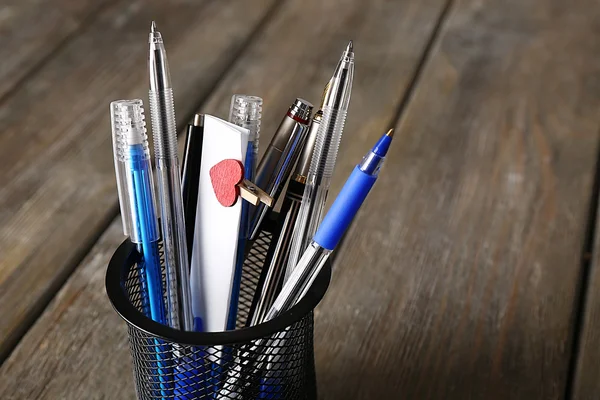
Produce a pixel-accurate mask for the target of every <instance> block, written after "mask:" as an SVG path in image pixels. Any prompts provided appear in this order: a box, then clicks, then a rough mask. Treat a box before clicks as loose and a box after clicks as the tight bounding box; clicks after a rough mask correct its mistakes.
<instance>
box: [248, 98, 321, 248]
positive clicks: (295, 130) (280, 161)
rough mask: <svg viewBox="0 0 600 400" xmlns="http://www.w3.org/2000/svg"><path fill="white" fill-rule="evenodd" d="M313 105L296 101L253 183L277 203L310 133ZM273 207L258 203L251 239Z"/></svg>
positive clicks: (284, 118) (252, 214) (255, 235)
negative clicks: (309, 125) (309, 126)
mask: <svg viewBox="0 0 600 400" xmlns="http://www.w3.org/2000/svg"><path fill="white" fill-rule="evenodd" d="M312 108H313V105H312V104H311V103H309V102H308V101H306V100H303V99H296V101H294V103H293V104H292V106H291V107H290V108H289V110H288V111H287V113H286V115H285V117H283V120H282V121H281V124H280V125H279V128H277V131H276V132H275V135H274V136H273V139H272V140H271V143H269V147H268V148H267V151H266V152H265V155H264V156H263V158H262V159H261V160H260V163H259V165H258V169H257V172H256V178H255V181H254V183H255V184H256V186H258V187H259V188H261V189H262V190H264V191H265V192H266V193H267V194H268V195H269V196H271V197H272V198H273V200H274V202H275V203H276V202H277V199H278V197H279V195H280V194H281V191H282V190H283V186H284V185H285V182H286V181H287V179H288V178H289V175H290V173H291V172H292V168H293V167H294V164H295V162H296V159H297V158H298V155H299V153H300V150H301V149H302V144H303V143H304V140H305V139H306V134H307V133H308V124H309V121H310V114H311V112H312ZM269 210H270V208H269V207H267V206H265V205H264V204H259V205H258V207H256V208H255V209H254V210H253V211H252V212H251V216H250V235H249V238H250V240H254V239H255V238H256V237H257V236H258V233H259V232H260V228H261V226H260V225H261V223H262V222H263V220H264V218H265V216H266V215H267V214H268V212H269Z"/></svg>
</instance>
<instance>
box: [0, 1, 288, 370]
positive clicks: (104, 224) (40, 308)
mask: <svg viewBox="0 0 600 400" xmlns="http://www.w3.org/2000/svg"><path fill="white" fill-rule="evenodd" d="M115 3H116V0H114V1H110V2H107V3H105V4H103V5H102V6H101V7H98V8H97V9H95V10H94V13H91V14H90V15H89V16H88V17H87V18H86V19H85V22H84V23H83V24H82V27H81V28H79V29H77V30H76V31H74V32H73V33H71V34H70V35H68V36H67V38H66V39H65V40H63V41H61V42H60V43H59V44H58V45H57V46H56V48H55V49H54V50H53V51H52V53H51V54H49V55H48V56H46V57H44V58H43V59H42V60H41V61H40V62H39V63H38V64H36V65H35V66H34V67H33V68H32V69H31V71H29V72H28V73H27V74H26V75H25V76H24V77H23V79H21V80H20V81H19V82H18V83H17V84H16V85H15V86H14V87H13V88H11V89H10V90H9V91H8V92H7V94H6V95H5V96H3V97H1V98H0V104H2V102H4V101H5V99H6V98H8V97H9V96H10V94H11V93H13V92H14V91H15V90H17V89H18V88H19V87H20V85H21V84H22V83H23V82H25V81H26V79H29V78H30V77H31V76H33V75H35V74H36V72H37V71H39V70H40V69H42V68H43V66H44V65H45V64H46V63H47V62H48V61H50V60H51V59H52V58H53V55H54V54H56V53H57V50H58V49H60V48H61V47H64V46H65V45H67V44H68V43H69V42H70V41H71V40H72V39H73V38H75V37H76V36H77V35H79V34H81V33H82V32H84V31H85V27H87V26H88V25H89V23H90V22H91V21H93V20H94V18H95V16H96V15H98V14H99V13H100V11H101V10H103V9H104V8H106V7H108V6H111V5H114V4H115ZM283 3H284V1H276V2H275V3H274V4H273V6H271V7H270V8H269V9H268V10H267V12H266V13H265V14H264V16H263V17H262V18H261V19H260V20H259V22H258V23H257V24H256V26H255V27H254V29H252V30H251V32H250V34H249V35H248V36H247V37H246V39H245V40H244V41H243V42H242V45H241V46H240V49H239V51H237V52H236V54H235V56H234V57H232V58H231V61H230V62H229V64H227V65H226V66H225V67H224V68H223V70H222V73H221V74H220V75H219V76H217V78H216V79H215V80H214V81H213V84H212V85H211V86H210V87H209V89H208V90H207V91H206V93H205V94H204V95H203V96H200V98H199V99H198V100H197V102H196V105H195V106H194V110H198V109H199V108H200V107H201V106H202V105H203V104H204V102H205V101H206V100H207V99H208V98H209V97H210V95H211V94H212V93H213V92H214V90H215V88H217V87H218V86H219V84H220V83H221V82H222V80H223V79H224V78H225V77H226V76H227V74H228V73H229V71H230V70H231V68H232V67H233V66H234V65H235V63H236V61H237V59H238V58H239V57H240V56H241V55H243V54H244V52H245V51H246V49H247V48H248V46H249V44H250V43H252V41H253V40H254V39H255V38H256V37H257V36H258V35H259V34H260V33H261V32H262V31H263V30H264V29H265V27H266V26H267V25H268V23H269V21H270V20H271V19H272V18H273V17H274V16H275V15H276V13H277V10H279V9H280V8H281V5H282V4H283ZM194 113H195V111H194V112H192V113H190V114H188V115H184V117H183V118H179V120H178V122H177V130H178V132H181V131H182V130H183V129H184V127H185V126H186V125H187V123H188V122H187V121H189V120H190V119H191V118H192V116H193V115H194ZM118 214H119V207H118V204H117V203H116V202H115V204H114V205H113V206H112V207H111V208H110V209H109V212H108V213H107V214H106V216H105V218H104V219H103V220H102V221H101V223H100V224H99V225H100V229H98V231H97V232H96V234H95V235H93V236H91V237H90V239H89V240H88V241H86V242H85V243H84V244H82V245H81V246H80V247H79V250H78V251H77V252H76V253H75V254H74V256H73V257H72V260H71V262H70V263H69V264H68V267H67V268H65V271H64V273H63V274H61V275H60V277H59V279H58V283H57V284H56V285H55V286H54V287H53V288H52V290H51V291H50V293H48V294H47V295H45V296H42V297H40V299H39V302H38V303H37V305H36V306H35V308H34V309H32V310H31V312H30V316H29V318H28V319H26V320H25V321H24V322H23V323H22V324H21V326H20V327H19V328H20V329H19V331H18V332H17V333H16V335H15V336H16V338H15V340H14V341H13V343H9V345H8V346H7V348H6V349H5V351H4V352H1V353H0V366H1V365H2V364H3V363H4V361H5V360H6V359H7V358H8V357H10V355H11V353H12V352H13V350H14V349H15V348H16V346H17V345H18V344H19V342H20V341H21V339H22V338H23V336H24V335H25V334H26V333H27V332H28V331H29V329H31V327H32V326H33V325H34V324H35V322H36V321H37V320H38V318H39V317H40V315H42V313H43V312H44V310H45V309H46V308H47V307H48V305H49V304H50V302H51V301H52V299H53V298H54V297H55V295H56V293H58V291H59V290H60V289H61V288H62V287H63V286H64V284H65V283H66V282H67V281H68V279H69V278H70V277H71V275H72V274H73V272H74V271H75V270H76V268H77V266H78V265H79V264H81V262H82V261H83V260H84V258H85V256H86V255H87V254H88V253H89V252H90V250H91V249H92V247H93V246H94V245H95V244H96V242H97V241H98V240H99V239H100V237H101V236H102V234H103V233H104V232H105V231H106V230H107V229H108V227H109V226H110V225H111V223H112V222H113V221H114V219H115V218H116V217H117V215H118Z"/></svg>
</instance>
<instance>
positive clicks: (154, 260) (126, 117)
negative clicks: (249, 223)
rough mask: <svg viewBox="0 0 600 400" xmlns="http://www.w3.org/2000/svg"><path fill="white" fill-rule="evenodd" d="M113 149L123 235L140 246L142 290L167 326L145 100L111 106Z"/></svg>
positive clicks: (155, 314)
mask: <svg viewBox="0 0 600 400" xmlns="http://www.w3.org/2000/svg"><path fill="white" fill-rule="evenodd" d="M110 111H111V118H112V134H113V149H114V153H115V154H114V155H115V172H116V175H117V188H118V191H119V203H120V206H121V215H122V219H123V232H124V233H125V235H127V236H129V238H130V239H131V241H132V242H133V243H135V244H136V245H137V249H138V252H139V253H140V254H141V256H142V257H143V261H144V268H143V273H144V280H145V282H142V287H143V288H145V290H146V291H147V293H144V295H143V296H142V297H145V299H146V300H147V307H148V311H149V315H148V316H149V317H151V318H152V319H153V320H154V321H156V322H160V323H161V324H165V323H166V315H165V305H164V302H163V296H162V278H161V270H160V256H159V252H158V242H159V240H160V234H159V230H158V219H157V216H156V205H155V197H154V178H153V175H152V164H151V161H150V150H149V148H148V137H147V135H146V122H145V121H144V109H143V104H142V100H139V99H136V100H119V101H113V102H112V103H111V104H110Z"/></svg>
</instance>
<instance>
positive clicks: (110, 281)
mask: <svg viewBox="0 0 600 400" xmlns="http://www.w3.org/2000/svg"><path fill="white" fill-rule="evenodd" d="M136 255H137V251H136V249H135V245H134V244H133V243H132V242H131V240H129V239H126V240H125V241H123V243H121V245H119V247H118V248H117V250H116V251H115V253H114V254H113V256H112V257H111V259H110V262H109V264H108V268H107V271H106V280H105V287H106V294H107V295H108V298H109V300H110V302H111V304H112V306H113V308H114V309H115V311H116V312H117V314H119V316H120V317H121V318H123V320H125V321H126V322H127V323H128V324H130V325H132V326H135V327H136V328H137V329H139V330H141V331H143V332H145V333H147V334H149V335H152V336H156V337H159V338H162V339H164V340H167V341H169V342H176V343H180V344H185V345H191V346H215V345H217V346H218V345H230V344H238V343H248V342H250V341H254V340H259V339H262V338H265V337H269V336H272V335H274V334H277V333H278V332H281V331H283V330H285V329H286V328H287V327H289V326H291V325H293V324H294V323H296V322H298V321H300V320H301V319H302V318H304V317H305V316H306V315H307V314H308V313H310V312H311V311H313V310H314V309H315V307H316V306H317V305H318V304H319V303H320V302H321V300H322V299H323V297H324V296H325V293H326V292H327V288H328V287H329V283H330V280H331V263H330V261H329V260H328V261H327V262H326V264H325V266H324V267H323V269H322V270H321V272H320V273H319V275H318V276H317V278H316V279H315V281H314V283H313V285H312V286H311V288H310V289H309V290H308V292H307V293H306V295H305V296H304V297H303V298H302V299H301V300H300V301H299V302H298V304H296V305H295V306H293V307H292V308H291V309H289V310H288V311H286V312H284V313H282V314H281V315H280V316H278V317H276V318H274V319H272V320H270V321H267V322H264V323H261V324H259V325H256V326H251V327H245V328H241V329H236V330H231V331H222V332H187V331H180V330H177V329H173V328H170V327H168V326H166V325H162V324H160V323H158V322H156V321H153V320H152V319H150V318H148V317H146V316H145V315H144V314H143V313H142V312H140V311H139V310H138V309H136V308H135V307H134V306H133V304H131V302H130V301H129V298H128V297H127V295H126V293H125V290H124V288H123V287H122V286H121V272H122V267H123V265H124V264H129V265H131V264H133V263H134V262H135V257H136Z"/></svg>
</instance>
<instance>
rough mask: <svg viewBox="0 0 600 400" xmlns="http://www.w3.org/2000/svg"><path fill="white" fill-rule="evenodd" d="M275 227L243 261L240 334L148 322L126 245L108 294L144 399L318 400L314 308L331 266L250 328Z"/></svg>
mask: <svg viewBox="0 0 600 400" xmlns="http://www.w3.org/2000/svg"><path fill="white" fill-rule="evenodd" d="M271 227H272V224H268V226H267V227H266V228H265V231H263V232H262V233H261V235H260V236H259V237H258V239H257V240H256V241H255V242H254V244H253V245H252V247H251V249H250V251H249V252H248V255H247V257H246V260H245V262H244V267H243V272H242V279H241V287H240V301H239V306H238V314H237V315H238V318H237V326H238V329H236V330H234V331H226V332H183V331H179V330H175V329H172V328H169V327H167V326H165V325H161V324H159V323H157V322H155V321H152V320H151V319H149V318H148V317H146V316H145V315H144V314H143V310H142V296H141V293H142V291H141V282H143V280H141V279H140V277H141V276H140V274H141V273H142V272H141V267H140V264H138V261H139V260H140V256H139V253H138V252H137V251H136V249H135V246H134V244H132V243H131V242H130V241H129V240H126V241H125V242H123V243H122V244H121V246H119V248H118V249H117V250H116V252H115V253H114V255H113V256H112V258H111V260H110V263H109V265H108V270H107V273H106V292H107V294H108V297H109V299H110V301H111V302H112V305H113V307H114V308H115V310H116V311H117V313H119V315H120V316H121V317H122V318H123V319H124V320H125V322H127V325H128V333H129V344H130V350H131V357H132V362H133V371H134V379H135V386H136V392H137V396H138V398H139V399H178V400H188V399H286V400H288V399H289V400H292V399H316V397H317V393H316V392H317V388H316V375H315V364H314V350H313V310H314V308H315V307H316V306H317V304H318V303H319V302H320V301H321V299H322V298H323V296H324V295H325V292H326V290H327V287H328V285H329V280H330V278H331V266H330V265H329V264H327V265H326V266H325V268H323V270H322V271H321V273H320V274H319V276H318V277H317V279H316V280H315V282H314V284H313V285H312V287H311V289H310V290H309V291H308V293H307V295H306V296H305V297H304V298H302V300H300V302H299V303H298V304H297V305H295V306H294V307H292V308H291V309H290V310H288V311H287V312H285V313H283V314H282V315H281V316H279V317H277V318H275V319H273V320H271V321H268V322H266V323H263V324H260V325H257V326H253V327H249V328H245V327H244V325H245V322H246V319H247V317H248V312H249V310H250V306H251V303H252V297H253V295H254V291H255V289H256V285H257V282H258V280H259V277H260V271H261V269H262V267H263V264H264V262H265V258H266V254H267V250H268V247H269V243H270V241H271V238H272V236H273V235H272V234H271V233H270V232H269V229H270V228H271ZM163 279H164V271H163Z"/></svg>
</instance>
